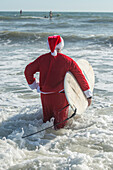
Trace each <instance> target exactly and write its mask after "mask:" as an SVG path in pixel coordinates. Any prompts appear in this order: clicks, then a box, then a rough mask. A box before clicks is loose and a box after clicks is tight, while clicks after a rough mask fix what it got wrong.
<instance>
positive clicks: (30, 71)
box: [24, 58, 40, 84]
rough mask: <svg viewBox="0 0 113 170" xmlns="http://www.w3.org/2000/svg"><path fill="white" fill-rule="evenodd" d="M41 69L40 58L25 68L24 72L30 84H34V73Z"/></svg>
mask: <svg viewBox="0 0 113 170" xmlns="http://www.w3.org/2000/svg"><path fill="white" fill-rule="evenodd" d="M38 71H40V69H39V58H37V59H36V60H35V61H33V62H32V63H30V64H28V65H27V66H26V68H25V71H24V74H25V77H26V80H27V82H28V84H32V83H33V82H34V81H35V78H34V74H35V73H36V72H38Z"/></svg>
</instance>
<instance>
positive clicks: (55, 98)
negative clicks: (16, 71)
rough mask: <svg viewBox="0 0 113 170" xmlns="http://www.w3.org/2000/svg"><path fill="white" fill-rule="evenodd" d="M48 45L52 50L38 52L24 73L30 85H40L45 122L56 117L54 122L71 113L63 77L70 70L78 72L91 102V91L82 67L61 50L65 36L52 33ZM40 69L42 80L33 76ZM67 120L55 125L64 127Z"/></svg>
mask: <svg viewBox="0 0 113 170" xmlns="http://www.w3.org/2000/svg"><path fill="white" fill-rule="evenodd" d="M47 46H48V48H49V49H50V52H49V53H46V54H43V55H41V56H39V57H38V58H37V59H36V60H34V61H33V62H31V63H30V64H28V65H27V66H26V68H25V72H24V73H25V77H26V80H27V82H28V85H29V87H30V88H31V89H37V92H40V93H41V102H42V107H43V122H46V121H50V119H51V118H52V117H54V125H55V124H57V123H59V122H61V121H63V120H65V119H66V118H67V117H68V111H69V106H68V107H66V108H65V109H63V110H62V108H63V107H65V106H66V105H68V101H67V99H66V97H65V93H64V77H65V74H66V72H67V71H70V72H72V73H73V75H74V76H75V78H76V80H77V81H78V83H79V85H80V87H81V89H82V90H83V92H84V94H85V95H86V98H87V100H88V105H90V104H91V97H92V93H91V90H90V87H89V85H88V82H87V80H86V79H85V77H84V75H83V73H82V71H81V69H80V68H79V66H78V65H77V63H76V62H75V61H74V60H73V59H72V58H70V57H68V56H66V55H64V54H62V53H61V49H62V48H63V47H64V40H63V38H62V37H61V36H60V35H55V36H49V37H48V40H47ZM36 72H39V73H40V75H39V83H37V81H36V78H35V77H34V75H35V73H36ZM65 125H66V121H65V122H63V123H61V124H59V125H57V126H55V129H60V128H63V127H64V126H65Z"/></svg>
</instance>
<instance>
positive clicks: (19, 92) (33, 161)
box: [0, 12, 113, 170]
mask: <svg viewBox="0 0 113 170" xmlns="http://www.w3.org/2000/svg"><path fill="white" fill-rule="evenodd" d="M44 16H48V13H42V12H24V13H23V14H22V15H21V16H20V15H19V13H18V12H0V169H1V170H3V169H9V170H16V169H17V170H20V169H21V170H25V169H28V170H29V169H33V170H34V169H40V170H45V169H48V170H61V169H62V170H64V169H65V170H69V169H71V170H83V169H84V170H93V169H97V170H103V169H104V170H112V169H113V33H112V28H113V14H112V13H53V18H52V20H50V19H49V18H44ZM53 34H60V35H61V36H62V37H63V38H64V41H65V48H64V49H63V51H62V52H63V53H65V54H67V55H68V56H70V57H72V58H73V59H74V60H75V61H76V60H78V59H79V58H84V59H87V60H88V61H89V62H90V63H91V64H92V66H93V69H94V72H95V89H94V97H93V101H92V105H91V107H90V108H89V109H87V110H86V112H85V113H84V114H83V115H81V116H76V117H75V118H74V119H71V120H70V121H69V122H68V124H67V126H66V127H65V128H64V129H61V130H59V131H55V130H54V129H49V130H46V131H43V132H41V133H39V134H36V135H34V136H32V137H29V138H25V139H22V136H23V135H26V134H30V133H33V132H35V131H37V130H40V129H42V128H46V127H48V126H51V125H52V121H51V122H47V123H45V124H43V122H42V108H41V102H40V96H39V94H37V92H36V91H34V92H33V91H31V90H30V89H29V87H28V85H27V83H26V80H25V77H24V68H25V66H26V65H27V64H28V63H29V62H31V61H33V60H34V59H36V58H37V57H38V56H39V55H41V54H43V53H46V52H48V49H47V47H46V41H47V37H48V36H49V35H53ZM37 78H38V74H37Z"/></svg>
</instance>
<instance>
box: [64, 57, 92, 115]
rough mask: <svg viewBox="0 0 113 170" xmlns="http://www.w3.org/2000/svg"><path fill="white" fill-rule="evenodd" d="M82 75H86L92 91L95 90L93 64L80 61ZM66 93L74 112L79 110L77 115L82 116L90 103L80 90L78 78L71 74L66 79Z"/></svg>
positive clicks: (68, 73) (83, 60) (67, 74)
mask: <svg viewBox="0 0 113 170" xmlns="http://www.w3.org/2000/svg"><path fill="white" fill-rule="evenodd" d="M77 64H78V65H79V67H80V69H81V70H82V73H83V74H84V76H85V78H86V80H87V82H88V84H89V86H90V89H91V91H92V92H93V89H94V82H95V77H94V71H93V68H92V66H91V64H90V63H89V62H88V61H87V60H85V59H79V60H78V61H77ZM64 91H65V95H66V98H67V101H68V102H69V104H70V106H71V108H72V110H73V111H75V108H76V109H77V112H76V113H77V114H82V113H83V112H84V111H85V110H86V109H87V107H88V101H87V99H86V97H85V95H84V93H83V91H82V89H81V88H80V86H79V84H78V82H77V80H76V78H75V77H74V76H73V74H72V73H71V72H67V73H66V75H65V78H64Z"/></svg>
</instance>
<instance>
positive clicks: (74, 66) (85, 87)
mask: <svg viewBox="0 0 113 170" xmlns="http://www.w3.org/2000/svg"><path fill="white" fill-rule="evenodd" d="M70 71H71V72H72V73H73V75H74V76H75V78H76V80H77V82H78V84H79V85H80V87H81V89H82V91H86V90H89V89H90V87H89V84H88V82H87V80H86V78H85V76H84V75H83V73H82V70H81V69H80V67H79V66H78V64H77V63H76V62H75V61H74V60H73V61H72V64H71V68H70Z"/></svg>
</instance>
